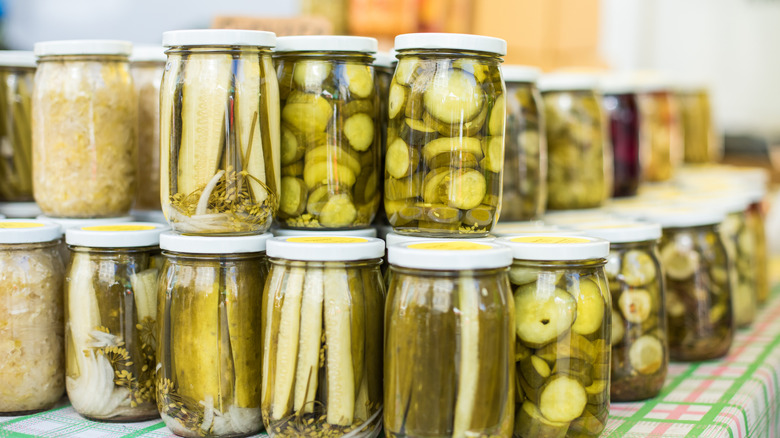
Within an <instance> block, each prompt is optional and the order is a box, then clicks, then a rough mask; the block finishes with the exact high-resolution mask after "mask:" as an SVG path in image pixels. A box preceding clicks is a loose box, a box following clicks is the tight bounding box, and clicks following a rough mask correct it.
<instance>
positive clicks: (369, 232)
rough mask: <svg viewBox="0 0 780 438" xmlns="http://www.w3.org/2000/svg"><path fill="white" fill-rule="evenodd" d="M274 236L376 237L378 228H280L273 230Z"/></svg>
mask: <svg viewBox="0 0 780 438" xmlns="http://www.w3.org/2000/svg"><path fill="white" fill-rule="evenodd" d="M273 234H274V237H278V236H347V237H376V228H364V229H362V230H342V231H318V230H287V229H284V228H279V229H277V230H274V231H273Z"/></svg>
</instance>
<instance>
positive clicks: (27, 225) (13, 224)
mask: <svg viewBox="0 0 780 438" xmlns="http://www.w3.org/2000/svg"><path fill="white" fill-rule="evenodd" d="M42 226H44V224H37V223H35V222H0V228H40V227H42Z"/></svg>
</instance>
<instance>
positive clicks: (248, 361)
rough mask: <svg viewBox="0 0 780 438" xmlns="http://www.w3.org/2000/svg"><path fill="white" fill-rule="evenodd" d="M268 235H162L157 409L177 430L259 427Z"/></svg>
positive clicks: (188, 433)
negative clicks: (163, 261) (263, 296)
mask: <svg viewBox="0 0 780 438" xmlns="http://www.w3.org/2000/svg"><path fill="white" fill-rule="evenodd" d="M270 237H271V235H270V234H269V233H266V234H261V235H254V236H219V237H215V236H186V235H180V234H176V233H172V232H168V233H163V234H162V235H161V236H160V247H161V248H162V249H163V255H164V256H165V263H164V265H163V268H162V273H161V276H160V282H159V286H158V289H157V290H158V295H157V302H158V303H159V305H158V307H157V315H158V316H157V321H158V323H157V331H156V334H157V338H156V339H157V365H156V366H155V369H156V370H157V371H156V393H157V408H158V410H159V412H160V416H162V419H163V421H164V422H165V425H166V426H168V428H169V429H170V430H171V431H173V432H174V433H175V434H176V435H180V436H185V437H203V436H205V437H239V436H247V435H252V434H255V433H257V432H259V431H260V430H261V429H262V428H263V421H262V416H261V412H260V401H261V389H263V388H264V387H261V381H262V379H263V377H262V376H261V361H260V359H261V357H262V350H261V349H262V337H261V336H260V333H261V332H260V330H261V322H262V321H261V301H262V294H263V285H264V284H265V281H266V274H267V271H268V268H267V261H266V257H265V243H266V241H267V240H268V239H269V238H270ZM265 309H269V308H268V307H263V310H265ZM290 363H295V362H294V361H290Z"/></svg>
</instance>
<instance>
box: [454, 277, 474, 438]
mask: <svg viewBox="0 0 780 438" xmlns="http://www.w3.org/2000/svg"><path fill="white" fill-rule="evenodd" d="M459 286H460V287H459V291H458V292H459V293H458V295H459V300H458V305H459V307H460V343H461V345H460V351H459V355H460V359H459V360H460V374H459V376H458V398H457V400H456V402H455V421H454V423H453V433H452V435H453V436H456V437H462V436H466V433H467V431H468V430H469V428H470V427H471V422H472V415H473V414H474V409H476V406H475V404H474V403H475V402H476V395H477V379H478V378H479V361H480V357H479V292H478V291H477V289H476V286H475V280H474V279H473V278H472V276H471V274H470V273H464V274H463V275H462V277H461V279H460V281H459Z"/></svg>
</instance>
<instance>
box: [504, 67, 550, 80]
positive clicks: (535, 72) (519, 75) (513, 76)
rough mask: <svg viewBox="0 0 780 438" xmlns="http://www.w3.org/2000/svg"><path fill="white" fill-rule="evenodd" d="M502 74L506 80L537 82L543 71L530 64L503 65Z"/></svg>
mask: <svg viewBox="0 0 780 438" xmlns="http://www.w3.org/2000/svg"><path fill="white" fill-rule="evenodd" d="M501 74H502V75H503V76H504V82H536V81H538V80H539V77H540V76H541V75H542V71H541V70H540V69H538V68H536V67H531V66H529V65H502V66H501Z"/></svg>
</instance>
